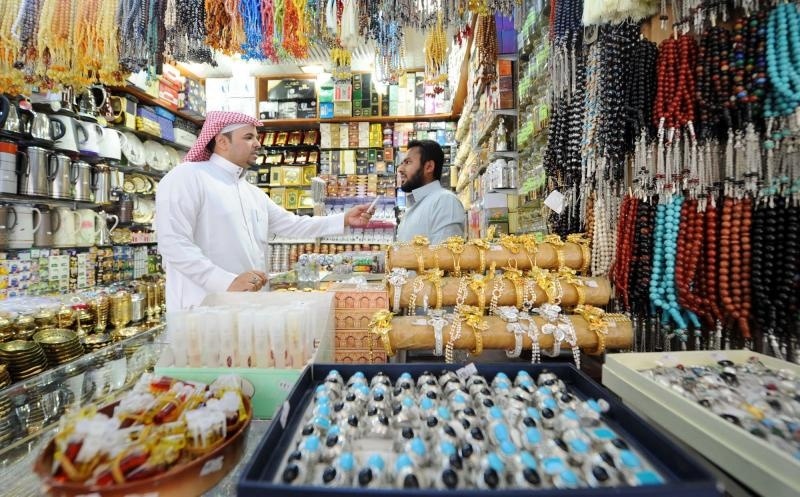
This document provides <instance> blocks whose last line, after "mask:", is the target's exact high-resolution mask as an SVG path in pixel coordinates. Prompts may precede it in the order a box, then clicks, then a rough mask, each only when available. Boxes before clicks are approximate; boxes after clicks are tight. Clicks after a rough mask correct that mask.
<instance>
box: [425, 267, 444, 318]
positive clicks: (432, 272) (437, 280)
mask: <svg viewBox="0 0 800 497" xmlns="http://www.w3.org/2000/svg"><path fill="white" fill-rule="evenodd" d="M442 276H444V271H442V270H441V269H439V268H438V267H437V268H436V269H428V272H427V273H426V277H427V279H428V281H430V282H431V283H433V288H434V289H435V290H436V306H435V308H436V309H441V308H442Z"/></svg>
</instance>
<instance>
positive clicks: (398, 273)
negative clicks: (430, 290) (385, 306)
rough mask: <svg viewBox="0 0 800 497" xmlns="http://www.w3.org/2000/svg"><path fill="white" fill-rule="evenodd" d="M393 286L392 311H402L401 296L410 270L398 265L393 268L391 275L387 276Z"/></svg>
mask: <svg viewBox="0 0 800 497" xmlns="http://www.w3.org/2000/svg"><path fill="white" fill-rule="evenodd" d="M386 279H387V280H388V281H389V284H390V285H391V286H392V289H393V290H392V292H393V293H392V295H393V297H394V298H393V302H392V311H394V312H400V297H401V295H402V293H403V285H405V284H406V282H408V270H407V269H405V268H400V267H396V268H394V269H392V272H391V273H389V276H388V277H387V278H386Z"/></svg>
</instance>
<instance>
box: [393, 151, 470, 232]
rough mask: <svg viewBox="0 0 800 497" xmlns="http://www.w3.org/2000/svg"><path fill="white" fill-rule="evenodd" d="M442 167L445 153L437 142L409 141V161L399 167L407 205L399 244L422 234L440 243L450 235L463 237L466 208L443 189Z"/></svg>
mask: <svg viewBox="0 0 800 497" xmlns="http://www.w3.org/2000/svg"><path fill="white" fill-rule="evenodd" d="M443 166H444V152H443V151H442V147H440V146H439V144H438V143H436V142H435V141H433V140H412V141H410V142H408V153H407V155H406V158H405V159H404V160H403V162H402V163H400V166H399V167H398V168H397V172H398V173H399V174H400V179H401V181H402V183H401V184H400V189H401V190H403V191H404V192H405V193H406V194H407V195H406V203H407V205H408V208H407V210H406V212H405V215H404V216H403V219H402V220H401V221H400V226H398V228H397V241H398V242H410V241H411V240H413V239H414V237H415V236H417V235H422V236H425V237H427V238H428V240H429V241H430V243H431V244H437V243H441V242H443V241H445V240H446V239H448V238H450V237H451V236H462V237H463V236H464V224H465V221H466V215H465V213H464V206H463V205H462V204H461V201H460V200H459V199H458V197H456V195H455V194H454V193H453V192H451V191H450V190H448V189H446V188H443V187H442V185H441V183H440V181H439V180H440V179H441V177H442V167H443Z"/></svg>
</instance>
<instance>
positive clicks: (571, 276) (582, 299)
mask: <svg viewBox="0 0 800 497" xmlns="http://www.w3.org/2000/svg"><path fill="white" fill-rule="evenodd" d="M559 276H560V277H561V278H562V279H564V280H565V281H566V282H567V283H569V284H570V285H572V286H573V287H575V293H577V294H578V304H577V305H583V304H585V303H586V288H585V287H584V285H583V280H582V279H580V278H578V275H577V274H576V273H575V270H574V269H570V268H568V267H563V268H561V270H560V271H559Z"/></svg>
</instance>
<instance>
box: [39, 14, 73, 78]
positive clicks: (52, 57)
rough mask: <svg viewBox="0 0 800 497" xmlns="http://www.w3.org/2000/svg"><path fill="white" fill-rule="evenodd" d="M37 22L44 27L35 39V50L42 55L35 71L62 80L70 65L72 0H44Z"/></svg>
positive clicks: (65, 76)
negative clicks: (61, 0)
mask: <svg viewBox="0 0 800 497" xmlns="http://www.w3.org/2000/svg"><path fill="white" fill-rule="evenodd" d="M39 24H40V25H41V26H43V28H44V29H42V30H41V35H40V36H39V37H38V39H37V52H38V53H40V54H42V57H41V58H39V59H38V61H37V62H38V64H37V68H36V70H35V71H36V73H37V74H40V75H44V74H45V73H47V76H48V77H49V78H51V79H54V80H56V81H62V80H64V79H66V78H67V77H68V74H69V71H70V66H71V65H72V51H73V49H72V43H71V38H72V28H73V25H74V23H73V18H72V1H70V0H67V1H64V2H59V1H57V0H45V1H44V3H43V4H42V13H41V15H40V17H39ZM45 66H47V67H45Z"/></svg>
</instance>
